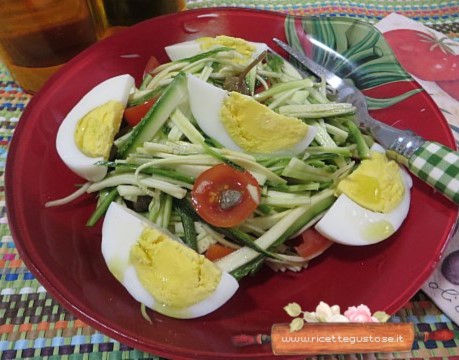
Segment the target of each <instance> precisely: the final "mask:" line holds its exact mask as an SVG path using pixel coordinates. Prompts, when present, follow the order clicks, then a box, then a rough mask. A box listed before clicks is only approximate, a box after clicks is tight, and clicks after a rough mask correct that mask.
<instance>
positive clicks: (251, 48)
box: [165, 35, 268, 64]
mask: <svg viewBox="0 0 459 360" xmlns="http://www.w3.org/2000/svg"><path fill="white" fill-rule="evenodd" d="M218 47H228V48H232V49H233V50H234V54H235V56H236V58H235V59H233V60H234V61H235V62H239V63H241V64H247V63H249V62H251V60H253V59H255V58H256V57H257V56H258V55H260V54H261V53H262V52H263V51H266V50H268V45H266V44H264V43H258V42H250V41H246V40H244V39H240V38H235V37H231V36H226V35H220V36H216V37H201V38H198V39H195V40H190V41H185V42H181V43H178V44H174V45H170V46H166V47H165V50H166V53H167V55H168V56H169V58H170V59H171V60H172V61H177V60H181V59H185V58H189V57H192V56H195V55H197V54H199V53H202V52H206V51H209V50H212V49H215V48H218Z"/></svg>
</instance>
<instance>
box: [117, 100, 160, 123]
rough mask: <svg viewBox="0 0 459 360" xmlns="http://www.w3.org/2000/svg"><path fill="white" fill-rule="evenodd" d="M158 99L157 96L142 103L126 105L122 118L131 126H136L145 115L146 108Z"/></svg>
mask: <svg viewBox="0 0 459 360" xmlns="http://www.w3.org/2000/svg"><path fill="white" fill-rule="evenodd" d="M156 100H158V99H157V98H153V99H151V100H148V101H146V102H144V103H143V104H139V105H135V106H131V107H128V108H126V109H125V110H124V114H123V116H124V119H125V120H126V122H127V123H128V124H129V125H131V126H136V125H137V124H138V123H139V122H140V121H141V120H142V119H143V117H144V116H145V115H146V113H147V112H148V110H150V108H151V107H152V106H153V104H154V103H155V102H156Z"/></svg>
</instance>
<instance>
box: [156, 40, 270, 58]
mask: <svg viewBox="0 0 459 360" xmlns="http://www.w3.org/2000/svg"><path fill="white" fill-rule="evenodd" d="M247 42H248V43H249V44H251V45H252V46H253V47H254V52H253V54H252V58H253V59H255V58H256V57H257V56H258V55H260V54H261V53H262V52H263V51H266V50H268V45H266V44H264V43H259V42H251V41H247ZM164 49H165V51H166V54H167V56H169V59H171V60H172V61H177V60H181V59H186V58H189V57H192V56H195V55H198V54H199V53H201V52H203V51H202V50H201V44H200V43H199V42H198V41H196V40H189V41H184V42H181V43H178V44H174V45H169V46H166V47H165V48H164Z"/></svg>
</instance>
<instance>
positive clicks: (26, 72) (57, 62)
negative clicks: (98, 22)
mask: <svg viewBox="0 0 459 360" xmlns="http://www.w3.org/2000/svg"><path fill="white" fill-rule="evenodd" d="M0 24H1V28H0V59H1V60H2V61H3V62H4V63H5V65H6V66H7V68H8V69H9V70H10V71H11V74H12V76H13V77H14V79H15V80H16V81H17V82H18V83H19V84H20V85H21V86H22V87H23V88H24V89H25V90H26V91H29V92H31V93H34V92H36V91H37V90H38V89H39V88H40V87H41V86H42V84H43V83H44V82H45V81H46V80H47V79H48V78H49V76H50V75H51V74H53V73H54V72H55V71H56V70H57V69H58V68H59V67H60V66H62V65H63V64H64V63H65V62H67V61H68V60H70V59H71V58H72V57H74V56H75V55H77V54H78V53H79V52H81V51H82V50H84V49H85V48H87V47H88V46H90V45H92V44H94V43H95V42H96V41H97V40H98V39H97V32H96V29H95V27H94V24H93V22H92V19H91V16H90V12H89V8H88V6H87V4H86V0H66V1H62V0H16V1H10V0H0Z"/></svg>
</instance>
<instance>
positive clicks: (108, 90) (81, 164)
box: [56, 74, 134, 181]
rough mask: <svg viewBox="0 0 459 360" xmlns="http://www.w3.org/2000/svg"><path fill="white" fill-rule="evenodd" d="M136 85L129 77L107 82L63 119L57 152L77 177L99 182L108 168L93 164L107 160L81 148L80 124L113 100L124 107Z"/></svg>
mask: <svg viewBox="0 0 459 360" xmlns="http://www.w3.org/2000/svg"><path fill="white" fill-rule="evenodd" d="M133 86H134V78H133V77H132V76H131V75H128V74H125V75H119V76H115V77H112V78H110V79H107V80H105V81H103V82H101V83H100V84H98V85H96V86H95V87H94V88H92V89H91V90H90V91H89V92H88V93H86V95H84V96H83V97H82V98H81V100H80V101H79V102H78V103H77V104H76V105H75V106H74V107H73V108H72V110H70V112H69V113H68V114H67V116H66V117H65V118H64V120H63V122H62V124H61V125H60V127H59V130H58V133H57V138H56V149H57V152H58V154H59V156H60V158H61V159H62V161H63V162H64V163H65V165H67V167H68V168H69V169H70V170H72V171H73V172H74V173H76V174H77V175H79V176H81V177H83V178H85V179H87V180H89V181H98V180H101V179H102V178H103V177H104V176H105V174H106V173H107V168H106V167H105V166H96V165H94V164H95V163H96V162H97V161H101V160H104V159H103V158H102V157H89V156H87V155H85V154H84V153H83V152H81V151H80V149H79V148H78V146H77V144H76V142H75V132H76V129H77V125H78V121H79V120H80V119H81V118H83V117H84V116H85V115H86V114H87V113H89V112H90V111H91V110H93V109H95V108H97V107H99V106H101V105H104V104H105V103H107V102H109V101H111V100H116V101H119V102H121V104H122V105H123V107H125V106H126V104H127V101H128V97H129V93H130V91H131V89H132V88H133Z"/></svg>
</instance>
